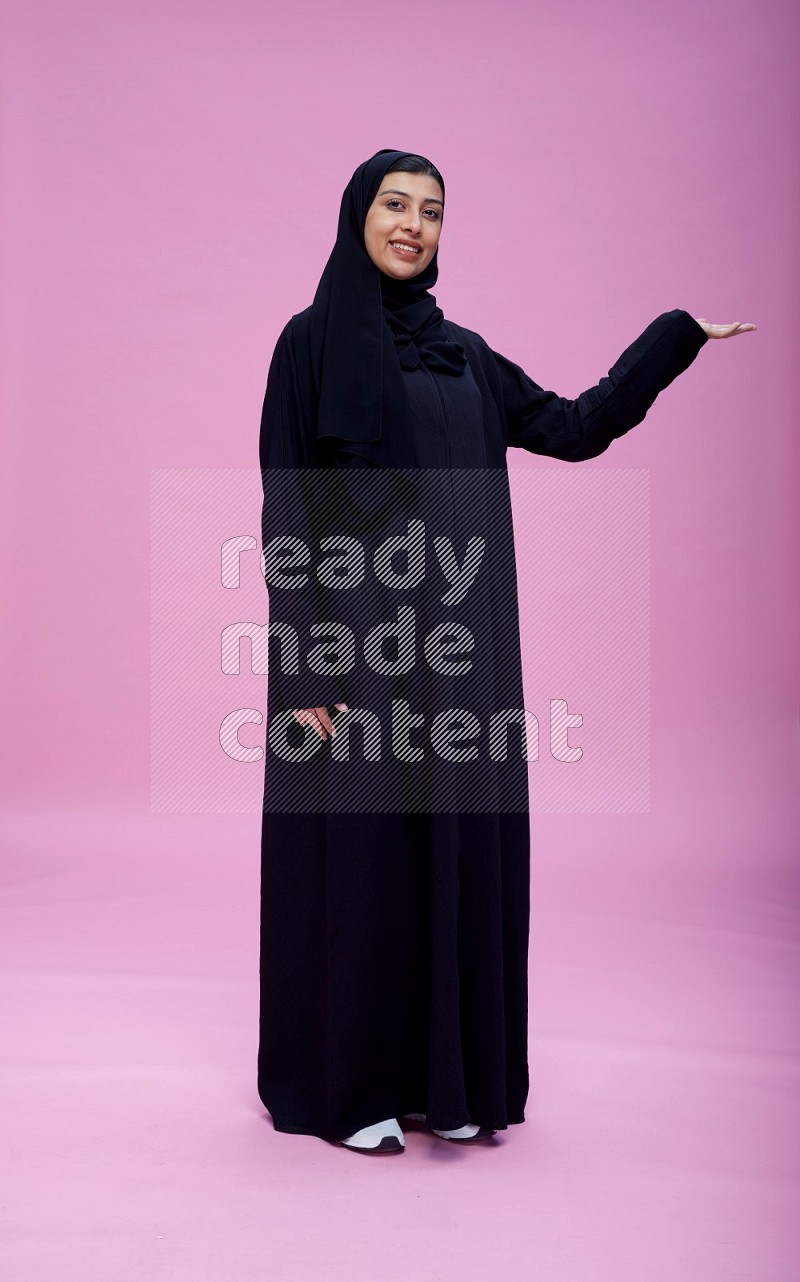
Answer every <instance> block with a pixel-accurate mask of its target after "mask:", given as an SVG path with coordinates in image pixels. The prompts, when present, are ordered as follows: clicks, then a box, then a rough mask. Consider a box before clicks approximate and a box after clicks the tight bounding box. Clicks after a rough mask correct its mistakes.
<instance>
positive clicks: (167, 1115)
mask: <svg viewBox="0 0 800 1282" xmlns="http://www.w3.org/2000/svg"><path fill="white" fill-rule="evenodd" d="M784 808H785V807H784ZM780 810H781V808H780V803H779V799H776V804H775V807H774V809H773V812H772V820H771V832H772V840H771V844H770V845H768V846H765V845H762V844H761V842H760V840H759V830H758V825H759V817H758V815H756V814H754V813H752V812H748V811H746V810H742V811H741V813H738V814H737V813H736V812H735V808H734V807H733V806H728V807H725V806H713V805H712V804H711V802H709V808H708V811H707V812H706V813H698V812H697V809H696V808H695V813H694V815H693V818H692V821H691V823H690V822H688V821H686V822H683V823H678V822H672V823H671V824H669V825H667V824H664V823H663V822H659V821H658V820H657V818H656V817H655V816H654V815H653V814H649V815H636V816H613V817H611V816H602V815H600V816H598V815H585V816H580V815H536V814H534V815H533V832H534V861H533V911H532V923H531V927H532V949H531V990H530V991H531V1020H530V1064H531V1077H532V1085H531V1095H530V1100H529V1109H528V1118H527V1121H526V1123H525V1124H524V1125H522V1126H517V1127H513V1128H511V1129H510V1130H509V1131H508V1132H506V1133H505V1134H502V1135H501V1136H500V1137H499V1138H498V1139H497V1141H495V1146H494V1147H493V1148H491V1149H490V1148H488V1147H487V1148H483V1147H479V1148H477V1149H456V1148H455V1147H454V1146H448V1145H446V1144H445V1143H444V1142H443V1141H436V1140H434V1139H433V1138H432V1137H429V1136H427V1135H424V1134H422V1133H414V1132H411V1133H409V1135H408V1138H407V1151H406V1153H405V1154H404V1155H403V1156H402V1157H397V1158H385V1159H375V1160H370V1159H368V1158H364V1157H362V1156H360V1155H357V1154H353V1153H349V1152H346V1151H345V1150H342V1149H337V1148H334V1147H333V1146H330V1145H327V1144H325V1143H324V1142H322V1141H320V1140H318V1139H315V1138H311V1137H305V1136H288V1135H281V1134H278V1133H276V1132H274V1131H273V1129H272V1126H271V1123H270V1121H269V1118H268V1115H267V1114H266V1113H265V1111H264V1110H263V1108H262V1106H261V1103H260V1101H259V1099H258V1097H257V1094H256V1089H255V1056H256V1032H257V949H258V942H257V936H258V846H259V843H258V819H259V816H258V814H257V813H250V814H239V815H231V816H221V815H211V816H195V815H189V816H183V815H150V814H147V813H146V812H144V811H142V812H141V813H135V812H133V811H131V812H129V813H121V812H120V813H111V812H109V813H107V814H102V813H101V812H99V811H98V810H96V809H95V811H94V812H93V813H92V814H88V813H86V814H84V813H79V812H71V811H67V810H64V811H61V812H56V811H52V812H50V813H49V814H48V815H46V816H37V815H34V814H23V813H19V814H15V815H10V816H8V815H7V816H6V819H5V821H4V827H5V839H4V846H5V848H6V849H7V850H8V851H9V852H11V853H10V855H9V857H8V859H7V861H6V867H7V874H6V885H5V895H4V898H5V911H4V927H3V955H4V958H5V961H4V972H3V974H4V978H3V983H4V988H5V989H6V1015H5V1024H6V1029H7V1034H8V1035H7V1036H6V1038H5V1039H4V1048H5V1049H4V1053H3V1061H2V1089H1V1090H0V1098H1V1099H2V1109H3V1113H4V1114H5V1117H4V1120H3V1134H4V1152H5V1157H6V1160H5V1163H4V1167H5V1174H6V1188H5V1191H4V1193H3V1197H2V1202H3V1219H4V1221H5V1231H4V1237H5V1247H4V1256H5V1265H4V1271H5V1276H6V1277H9V1278H13V1279H14V1282H33V1280H34V1279H35V1280H36V1282H40V1280H44V1279H47V1280H48V1282H49V1279H55V1278H58V1279H59V1282H72V1280H73V1279H74V1280H75V1282H87V1280H89V1279H102V1280H103V1282H106V1280H108V1279H114V1280H115V1282H127V1280H128V1279H131V1282H133V1280H134V1279H136V1282H140V1280H141V1279H144V1278H146V1279H148V1280H153V1282H156V1280H160V1279H170V1280H171V1282H172V1280H177V1279H186V1282H206V1280H207V1282H223V1280H228V1279H230V1282H248V1280H249V1279H261V1278H264V1277H270V1278H276V1279H292V1280H295V1279H318V1278H320V1279H321V1278H325V1279H329V1278H332V1279H334V1278H335V1279H339V1278H341V1279H348V1282H350V1280H352V1279H365V1280H369V1282H374V1280H375V1279H377V1278H380V1279H381V1282H393V1280H394V1279H398V1280H399V1279H402V1280H403V1282H409V1279H413V1282H427V1280H428V1279H430V1280H431V1282H433V1280H434V1279H444V1278H458V1279H466V1280H467V1282H483V1280H484V1279H486V1278H488V1277H491V1276H495V1277H499V1276H502V1277H503V1278H504V1279H507V1280H515V1279H523V1278H525V1279H528V1278H534V1277H538V1278H542V1279H547V1282H560V1280H561V1279H564V1280H565V1282H583V1280H584V1279H602V1280H603V1282H605V1279H609V1280H610V1279H614V1280H615V1282H643V1280H644V1279H647V1282H661V1280H662V1279H664V1280H666V1279H669V1280H670V1282H673V1280H674V1282H678V1279H680V1280H683V1279H698V1282H700V1280H702V1282H717V1280H719V1282H731V1279H739V1278H742V1279H745V1278H746V1279H754V1280H755V1279H759V1280H760V1279H769V1282H782V1280H783V1279H786V1282H789V1280H790V1279H795V1278H796V1277H797V1264H796V1261H797V1251H796V1219H797V1210H798V1206H797V1187H798V1182H797V1176H798V1165H799V1164H800V1163H798V1155H797V1154H798V1146H797V1135H798V1122H799V1121H800V1118H798V1101H797V1092H796V1083H797V1052H798V1028H797V1025H798V1021H797V1015H796V1009H795V1008H796V993H797V988H796V981H797V974H798V960H799V958H798V953H799V952H800V945H798V930H797V926H798V920H797V918H798V900H797V894H796V886H793V885H792V882H791V864H790V858H789V856H790V851H791V848H792V841H791V832H790V831H789V828H788V820H787V829H786V831H782V829H781V822H780V820H779V819H776V816H779V815H780ZM748 814H749V815H750V821H749V822H748V819H747V816H748Z"/></svg>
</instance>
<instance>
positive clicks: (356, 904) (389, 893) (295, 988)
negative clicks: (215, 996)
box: [258, 309, 707, 1139]
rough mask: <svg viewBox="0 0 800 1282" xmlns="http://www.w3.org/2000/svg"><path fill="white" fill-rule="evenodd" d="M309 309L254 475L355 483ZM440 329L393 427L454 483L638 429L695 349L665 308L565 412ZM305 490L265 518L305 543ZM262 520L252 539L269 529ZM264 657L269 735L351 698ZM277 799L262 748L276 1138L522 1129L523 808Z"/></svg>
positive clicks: (310, 611) (316, 607)
mask: <svg viewBox="0 0 800 1282" xmlns="http://www.w3.org/2000/svg"><path fill="white" fill-rule="evenodd" d="M310 311H311V309H306V311H305V312H301V313H298V314H297V315H295V316H294V317H292V319H291V320H290V321H289V322H288V324H287V325H286V326H285V327H284V329H283V331H282V332H281V334H280V336H279V339H278V342H277V344H276V348H275V353H274V356H273V361H272V364H271V367H270V372H269V378H268V386H267V394H266V397H265V402H264V412H263V415H262V424H261V445H260V459H261V467H262V470H264V471H266V470H272V469H292V470H293V469H297V470H298V471H297V472H296V473H294V474H296V475H302V474H304V473H305V474H307V475H309V476H310V477H313V476H314V469H315V468H318V467H325V468H333V469H334V470H336V469H342V473H343V474H344V473H346V474H347V478H348V482H349V483H350V485H351V486H352V485H353V484H354V483H356V482H357V479H358V477H359V475H362V473H361V472H359V471H354V470H353V457H352V455H351V454H350V452H349V451H350V443H347V442H338V443H337V444H336V446H335V447H334V448H332V443H331V442H330V441H328V442H326V441H323V440H319V439H317V436H316V432H315V421H314V419H313V416H311V417H309V415H308V414H307V412H306V409H305V404H304V389H303V387H302V379H301V376H300V374H299V364H298V352H299V351H303V350H304V349H305V348H306V346H307V344H308V343H309V325H310V320H311V317H310ZM442 327H443V330H444V332H445V335H446V336H447V338H448V339H449V340H451V341H452V343H453V344H454V345H456V344H457V345H460V346H461V347H462V349H463V351H464V354H465V357H466V364H465V367H464V370H463V372H462V374H461V375H459V376H456V377H453V376H452V374H449V373H447V372H445V371H444V370H437V369H435V368H433V367H432V366H431V365H429V364H427V363H426V362H425V361H420V362H414V363H413V364H412V363H411V362H408V363H407V364H405V365H401V370H402V374H401V377H402V379H403V384H404V393H405V402H404V403H405V405H406V407H407V409H406V413H407V418H406V420H405V431H406V432H407V433H408V435H409V436H410V437H412V438H413V445H414V452H415V457H416V459H417V466H418V467H419V468H421V469H426V470H427V469H433V470H434V471H436V470H438V473H439V475H440V477H441V478H442V479H443V481H444V482H448V479H452V480H453V482H454V483H455V482H456V481H457V480H458V478H459V476H460V475H461V474H464V475H467V474H468V473H477V474H480V473H481V471H485V472H486V474H487V475H491V476H492V477H493V478H497V477H500V478H502V479H504V480H505V479H506V478H507V473H506V452H507V450H508V448H510V447H520V448H524V449H526V450H528V451H530V452H532V453H535V454H542V455H549V456H551V457H555V458H560V459H563V460H565V461H570V462H579V461H581V460H583V459H589V458H593V457H597V456H598V455H599V454H601V453H603V451H604V450H606V449H608V447H609V446H610V444H611V442H612V441H613V440H614V439H616V438H618V437H620V436H622V435H623V434H624V433H625V432H627V431H629V430H630V429H631V428H632V427H633V426H635V425H636V424H637V423H640V422H641V421H642V419H643V418H644V416H645V415H646V413H647V410H648V408H649V407H650V405H652V403H653V401H654V400H655V398H656V396H657V395H658V393H659V392H660V391H661V390H663V389H664V388H665V387H667V386H668V385H669V384H670V382H672V380H673V379H674V378H675V377H676V376H677V375H678V374H679V373H681V372H682V371H683V370H685V369H686V368H687V367H688V366H689V365H690V364H691V362H692V361H693V360H694V358H695V356H696V355H697V353H698V351H699V350H700V348H701V347H702V346H703V344H704V343H705V342H706V341H707V335H706V334H705V332H704V330H703V329H702V328H701V327H700V326H699V325H698V324H697V323H696V322H695V321H694V320H693V319H692V317H691V316H690V315H689V314H688V313H687V312H685V311H683V310H681V309H675V310H673V311H671V312H666V313H664V314H662V315H661V316H659V317H657V318H656V319H655V320H654V321H653V322H652V323H651V324H650V325H648V326H647V328H646V329H645V330H644V332H643V333H642V334H641V335H640V337H639V338H638V339H637V340H636V341H635V342H634V343H632V344H631V345H630V346H629V347H628V348H626V350H625V351H624V352H623V353H622V355H621V356H620V358H619V359H618V360H617V361H616V363H615V364H614V365H613V366H612V368H611V369H610V370H609V373H608V375H607V376H606V377H604V378H602V379H601V380H600V382H599V383H598V384H597V385H596V386H594V387H590V388H588V389H587V390H586V391H584V392H582V393H581V394H580V396H578V397H577V398H575V399H574V400H571V399H567V398H564V397H560V396H558V395H557V394H556V393H555V392H552V391H548V390H546V389H544V388H543V387H541V386H540V385H539V384H537V383H535V382H534V381H533V379H532V378H530V376H529V375H528V374H527V373H526V372H525V371H524V370H523V369H522V368H521V367H520V366H519V365H517V364H515V363H514V362H512V361H510V360H508V359H507V358H506V357H504V356H502V355H501V354H500V353H498V352H496V351H494V350H492V349H491V348H490V347H489V346H488V344H487V343H486V342H485V340H484V339H483V338H481V336H480V335H478V334H476V333H475V332H474V331H471V330H468V329H465V328H463V327H461V326H458V325H456V324H454V323H453V322H450V321H447V320H445V321H443V322H442ZM363 466H364V460H363V459H360V460H359V462H358V467H359V468H362V467H363ZM363 475H366V474H363ZM457 492H458V491H457V489H453V490H452V491H448V490H447V489H445V490H444V491H443V494H442V504H441V511H440V512H439V516H440V526H441V529H443V530H450V531H451V532H452V533H453V535H454V540H457V537H458V535H459V534H460V533H461V532H462V527H461V526H460V525H459V512H458V505H457V504H454V503H452V502H451V501H450V497H451V495H452V494H457ZM307 497H308V498H309V501H308V502H307V503H306V504H305V505H304V506H302V507H298V505H297V504H296V503H293V504H292V510H291V512H288V513H284V519H291V520H292V521H293V523H294V527H295V528H298V526H297V523H298V522H299V523H300V525H299V528H300V529H301V530H302V529H305V533H306V534H307V537H308V542H309V545H312V544H313V543H314V541H315V540H318V538H319V536H320V534H321V532H322V531H321V530H320V526H319V522H318V521H317V520H316V519H315V509H314V504H313V489H312V490H311V491H310V494H309V496H307ZM502 503H503V507H504V510H503V511H502V512H500V513H499V514H498V521H499V524H498V525H497V526H496V527H495V528H497V529H500V530H503V531H505V532H506V539H505V543H504V545H503V546H502V548H500V550H499V552H498V556H499V560H498V563H497V564H498V566H499V568H500V571H501V572H502V573H503V574H505V575H506V576H508V573H509V568H511V569H514V570H515V567H516V561H515V553H514V545H513V533H512V526H511V519H510V516H511V513H510V498H509V496H508V491H507V487H506V491H505V497H504V498H503V500H502ZM268 506H269V505H267V504H265V511H264V513H263V521H262V537H263V538H264V539H265V542H266V540H268V539H269V537H270V536H271V534H272V533H273V532H274V531H276V530H277V529H279V528H280V520H279V517H278V515H276V512H275V510H274V509H273V510H271V511H267V510H266V508H267V507H268ZM339 515H341V509H340V511H339V512H338V513H337V517H338V516H339ZM329 517H330V513H328V514H327V515H326V518H325V519H326V521H327V520H328V519H329ZM331 519H332V518H331ZM304 522H305V523H307V524H306V525H304ZM323 595H324V594H323ZM301 597H302V594H294V596H293V594H291V593H281V592H280V591H278V592H273V591H272V590H270V618H271V619H272V614H273V608H274V609H275V611H276V614H278V615H280V617H281V618H288V619H291V620H293V621H294V622H295V623H296V624H297V626H298V628H299V629H308V628H309V627H311V626H313V624H314V622H315V621H316V620H317V619H319V618H321V617H322V614H321V613H320V611H322V610H324V609H326V608H327V606H328V602H326V601H324V599H323V597H322V596H313V595H312V596H310V597H308V598H305V597H302V599H301ZM490 600H491V608H492V610H493V617H492V618H491V619H490V620H489V625H490V627H491V628H492V630H493V633H496V635H497V636H498V637H501V636H505V637H506V638H510V639H511V642H510V645H509V648H508V649H507V650H506V651H505V652H503V658H502V662H503V664H504V665H505V669H504V671H503V672H502V673H501V674H500V675H501V676H502V690H503V698H514V699H518V700H519V703H520V705H521V703H522V685H521V663H520V661H519V618H518V608H517V596H516V585H515V582H514V583H513V584H512V583H510V580H509V578H508V577H506V579H505V581H504V584H503V590H502V593H500V594H499V595H494V596H493V597H491V598H490ZM300 649H301V651H302V650H303V646H301V647H300ZM277 657H278V652H277V650H273V649H272V648H271V649H270V666H269V678H268V690H267V723H268V726H269V724H270V721H271V720H272V718H273V717H275V716H277V715H278V714H279V713H281V712H282V711H284V710H285V709H286V708H291V707H310V706H318V705H320V704H328V705H329V706H332V705H333V704H334V703H335V702H339V701H342V700H344V701H346V702H348V703H349V704H350V705H351V707H352V706H353V705H354V704H356V703H357V702H358V701H359V699H360V697H361V695H362V693H363V687H362V684H361V681H360V678H359V675H358V673H357V672H356V673H353V674H350V675H349V676H344V677H341V676H340V677H328V676H325V675H324V674H320V673H318V672H314V671H313V670H312V669H311V668H310V667H309V666H308V665H306V666H303V665H302V664H301V665H300V668H299V670H298V672H297V673H296V674H293V675H290V676H286V674H284V673H283V672H282V671H281V669H280V666H279V664H278V662H277ZM509 665H510V666H509ZM323 746H324V747H325V748H329V746H330V741H328V744H326V745H323ZM320 760H324V758H323V757H322V756H321V757H320ZM284 787H285V780H284V779H282V777H281V773H280V771H277V770H276V769H275V762H274V758H271V757H270V754H269V752H268V753H267V756H266V761H265V776H264V813H263V818H262V843H261V858H262V895H261V958H260V1016H259V1048H258V1092H259V1096H260V1098H261V1100H262V1102H263V1104H264V1105H265V1107H266V1108H267V1109H268V1110H269V1112H270V1114H271V1117H272V1121H273V1125H274V1127H275V1129H277V1130H280V1131H288V1132H297V1133H304V1134H310V1135H318V1136H322V1137H324V1138H329V1139H342V1138H345V1137H346V1136H347V1135H349V1134H351V1133H352V1132H354V1131H356V1130H358V1129H359V1128H360V1127H362V1126H366V1125H368V1124H370V1123H373V1122H377V1121H379V1120H381V1119H382V1118H385V1117H400V1116H401V1115H402V1114H403V1113H406V1112H422V1113H426V1114H427V1116H428V1120H429V1122H430V1124H431V1125H432V1126H435V1127H438V1128H451V1127H457V1126H461V1125H463V1124H464V1123H465V1122H466V1121H467V1120H471V1121H473V1122H476V1123H480V1124H484V1125H489V1126H492V1127H495V1128H496V1129H498V1130H502V1129H505V1128H507V1127H508V1126H509V1125H513V1124H518V1123H521V1122H523V1121H524V1120H525V1108H526V1101H527V1098H528V1093H529V1085H530V1081H529V1065H528V1052H527V1021H528V996H527V993H528V990H527V982H528V969H527V968H528V943H529V910H530V837H529V820H528V815H527V813H526V812H525V811H524V810H523V811H522V812H519V813H509V812H503V811H501V810H499V809H496V810H494V811H485V812H483V813H468V812H467V809H466V807H465V810H464V813H453V812H452V811H451V812H448V813H438V812H435V813H427V814H425V813H403V814H386V813H363V814H345V813H340V812H337V811H336V810H335V808H333V807H332V808H331V810H330V811H327V812H324V813H302V814H301V813H288V812H282V810H281V806H282V805H283V804H284V803H285V800H286V799H285V795H284V793H283V792H280V791H279V790H280V789H282V788H284ZM276 793H278V795H277V796H276Z"/></svg>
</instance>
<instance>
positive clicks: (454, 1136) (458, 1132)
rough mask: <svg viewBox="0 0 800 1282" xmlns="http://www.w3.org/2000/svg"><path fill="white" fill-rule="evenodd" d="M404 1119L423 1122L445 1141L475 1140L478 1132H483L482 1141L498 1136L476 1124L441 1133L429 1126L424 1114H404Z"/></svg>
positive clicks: (468, 1123) (472, 1123) (468, 1124)
mask: <svg viewBox="0 0 800 1282" xmlns="http://www.w3.org/2000/svg"><path fill="white" fill-rule="evenodd" d="M403 1116H404V1117H406V1118H408V1120H409V1121H411V1122H421V1123H422V1125H423V1126H424V1127H425V1128H426V1129H427V1130H429V1131H431V1132H432V1133H433V1134H434V1135H441V1137H442V1139H443V1140H473V1139H475V1137H476V1135H477V1134H478V1132H479V1131H480V1132H481V1139H488V1138H489V1137H490V1136H491V1135H494V1134H496V1132H495V1131H493V1130H491V1129H490V1128H489V1127H486V1126H477V1125H476V1124H475V1123H474V1122H467V1124H466V1125H465V1126H458V1127H456V1129H455V1130H452V1131H440V1130H437V1128H436V1127H435V1126H428V1122H427V1119H426V1116H425V1114H424V1113H404V1114H403Z"/></svg>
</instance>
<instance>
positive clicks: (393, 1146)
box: [337, 1135, 406, 1157]
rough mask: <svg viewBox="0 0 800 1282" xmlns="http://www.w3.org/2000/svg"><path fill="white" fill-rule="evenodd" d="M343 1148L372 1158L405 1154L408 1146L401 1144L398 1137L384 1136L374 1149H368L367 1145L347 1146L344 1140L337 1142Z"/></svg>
mask: <svg viewBox="0 0 800 1282" xmlns="http://www.w3.org/2000/svg"><path fill="white" fill-rule="evenodd" d="M337 1143H338V1144H340V1145H341V1147H342V1148H349V1149H350V1152H351V1153H367V1154H369V1156H370V1157H371V1156H372V1155H373V1154H382V1153H405V1151H406V1146H405V1144H401V1143H400V1141H399V1139H398V1138H397V1136H396V1135H384V1137H383V1139H382V1140H381V1142H380V1144H375V1145H374V1146H373V1147H372V1148H367V1146H366V1145H365V1144H345V1142H344V1140H337Z"/></svg>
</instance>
